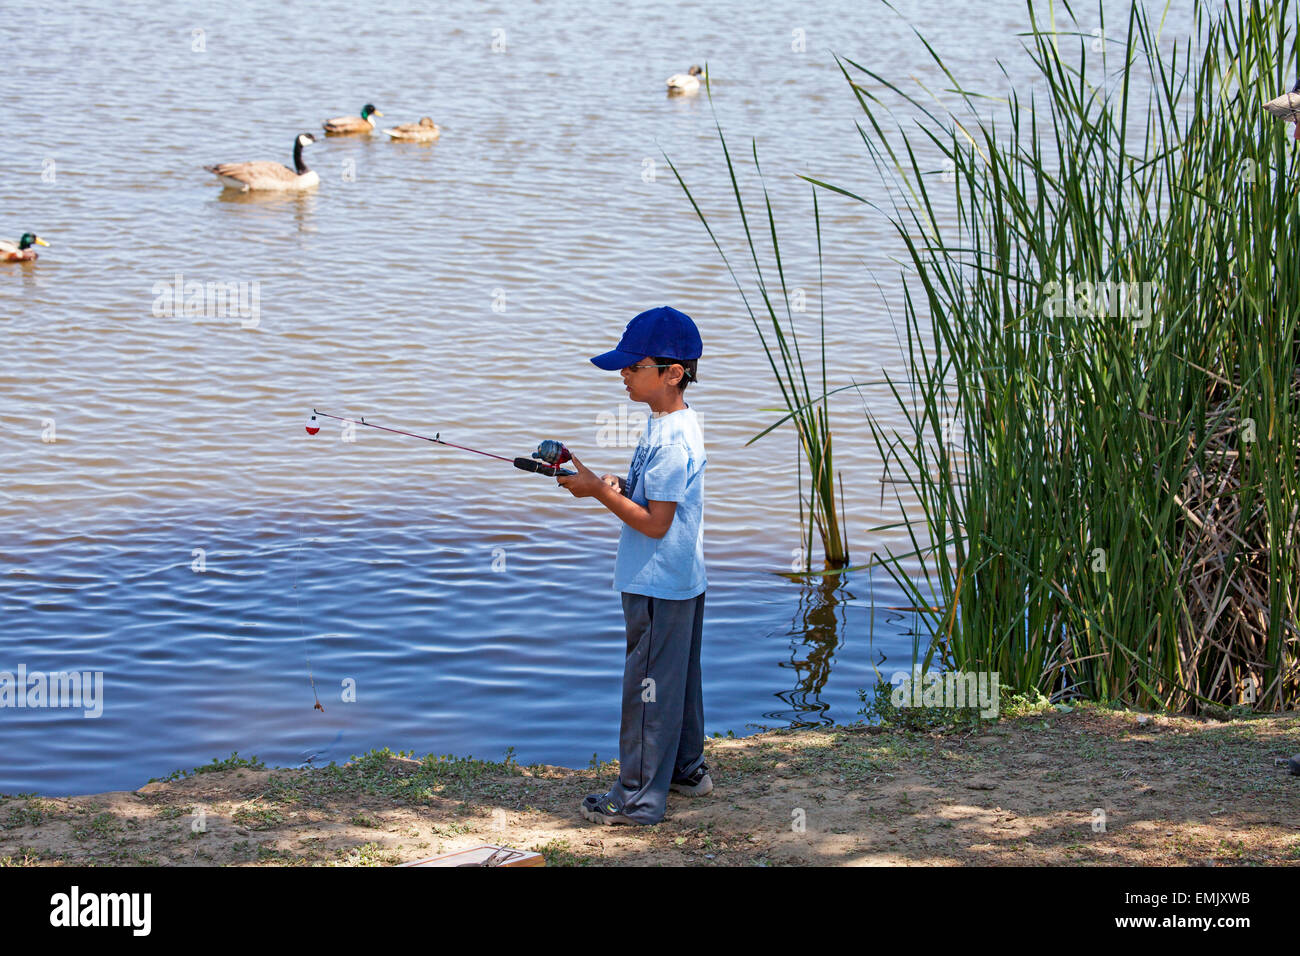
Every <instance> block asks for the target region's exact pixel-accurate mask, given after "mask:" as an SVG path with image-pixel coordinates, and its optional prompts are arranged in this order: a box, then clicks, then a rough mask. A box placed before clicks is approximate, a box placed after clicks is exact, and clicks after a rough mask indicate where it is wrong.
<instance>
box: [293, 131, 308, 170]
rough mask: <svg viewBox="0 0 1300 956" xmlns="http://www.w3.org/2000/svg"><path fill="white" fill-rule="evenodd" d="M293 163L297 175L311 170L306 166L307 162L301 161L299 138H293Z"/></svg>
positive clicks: (300, 141) (300, 142)
mask: <svg viewBox="0 0 1300 956" xmlns="http://www.w3.org/2000/svg"><path fill="white" fill-rule="evenodd" d="M293 165H294V168H295V169H297V171H298V175H299V176H301V175H302V174H303V173H308V172H311V170H309V169H308V168H307V164H306V163H304V162H303V161H302V140H300V139H295V140H294V141H293Z"/></svg>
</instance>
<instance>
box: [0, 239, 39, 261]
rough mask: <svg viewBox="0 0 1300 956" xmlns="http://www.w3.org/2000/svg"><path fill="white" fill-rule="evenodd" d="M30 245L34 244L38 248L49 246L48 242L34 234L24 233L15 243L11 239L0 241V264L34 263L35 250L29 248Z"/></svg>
mask: <svg viewBox="0 0 1300 956" xmlns="http://www.w3.org/2000/svg"><path fill="white" fill-rule="evenodd" d="M32 243H36V245H38V246H48V245H49V243H48V242H46V241H45V240H44V239H42V238H41V237H40V236H38V235H36V233H34V232H24V233H23V237H22V238H21V239H19V240H18V241H17V242H14V241H13V240H12V239H0V262H33V261H35V259H36V250H35V249H32V248H31V245H32Z"/></svg>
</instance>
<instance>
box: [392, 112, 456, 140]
mask: <svg viewBox="0 0 1300 956" xmlns="http://www.w3.org/2000/svg"><path fill="white" fill-rule="evenodd" d="M384 132H385V133H387V134H388V135H389V136H391V137H392V138H393V139H408V140H414V141H416V142H420V143H428V142H432V141H433V140H435V139H437V138H438V137H439V136H441V135H442V129H441V128H439V126H438V124H437V123H435V122H434V121H433V120H432V119H431V118H430V117H428V116H426V117H424V118H423V119H421V120H420V122H418V123H403V124H402V125H401V126H394V127H392V128H391V129H386V130H384Z"/></svg>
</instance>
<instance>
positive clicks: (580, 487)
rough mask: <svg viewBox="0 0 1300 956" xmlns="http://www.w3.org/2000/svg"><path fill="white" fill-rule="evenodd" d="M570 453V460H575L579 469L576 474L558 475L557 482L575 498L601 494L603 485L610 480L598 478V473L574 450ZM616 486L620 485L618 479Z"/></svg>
mask: <svg viewBox="0 0 1300 956" xmlns="http://www.w3.org/2000/svg"><path fill="white" fill-rule="evenodd" d="M569 455H570V456H571V457H570V458H569V460H570V461H571V462H573V466H574V467H575V468H576V469H577V470H578V473H577V474H576V475H556V476H555V481H556V484H558V485H559V486H560V487H561V488H567V489H568V491H569V494H571V495H573V497H575V498H591V497H594V496H596V495H599V494H600V489H601V488H602V487H603V486H605V485H608V484H609V482H608V481H605V480H604V479H602V478H597V477H596V473H595V472H594V471H592V470H591V469H590V468H588V467H587V466H586V465H584V464H583V463H582V462H580V461H578V456H577V455H574V454H573V452H572V451H570V452H569ZM605 477H606V478H610V477H612V476H611V475H606V476H605ZM614 487H615V488H617V487H618V482H617V479H616V480H615V483H614Z"/></svg>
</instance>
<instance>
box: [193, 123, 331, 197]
mask: <svg viewBox="0 0 1300 956" xmlns="http://www.w3.org/2000/svg"><path fill="white" fill-rule="evenodd" d="M314 142H316V137H315V136H313V135H312V134H311V133H299V134H298V137H297V139H295V140H294V141H293V165H294V168H295V169H296V170H297V172H294V170H293V169H290V168H289V167H288V166H283V165H281V164H280V163H273V162H271V161H270V160H269V159H261V160H256V161H254V162H251V163H222V164H221V165H219V166H205V167H203V168H204V169H206V170H207V171H208V172H210V173H215V174H216V175H217V177H218V178H220V180H221V182H222V184H223V185H224V186H225V187H226V188H227V189H238V190H240V191H241V192H248V191H249V190H250V189H308V188H310V187H312V186H315V185H316V184H317V183H319V182H320V177H319V176H317V175H316V174H315V173H314V172H313V171H312V170H310V169H308V168H307V164H306V163H304V162H303V161H302V148H303V147H304V146H306V145H307V144H308V143H314Z"/></svg>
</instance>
